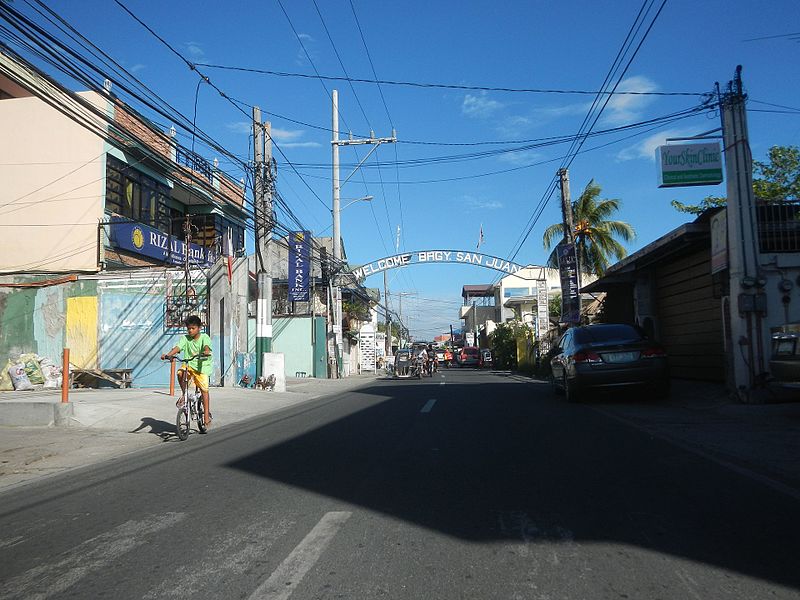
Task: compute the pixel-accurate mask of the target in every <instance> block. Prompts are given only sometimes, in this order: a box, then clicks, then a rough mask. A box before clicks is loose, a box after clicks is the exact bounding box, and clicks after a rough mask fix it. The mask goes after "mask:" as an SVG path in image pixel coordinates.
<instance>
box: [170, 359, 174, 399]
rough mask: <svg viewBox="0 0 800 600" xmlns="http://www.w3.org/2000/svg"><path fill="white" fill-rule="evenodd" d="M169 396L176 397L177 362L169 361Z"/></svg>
mask: <svg viewBox="0 0 800 600" xmlns="http://www.w3.org/2000/svg"><path fill="white" fill-rule="evenodd" d="M169 395H170V396H174V395H175V361H174V360H171V361H169Z"/></svg>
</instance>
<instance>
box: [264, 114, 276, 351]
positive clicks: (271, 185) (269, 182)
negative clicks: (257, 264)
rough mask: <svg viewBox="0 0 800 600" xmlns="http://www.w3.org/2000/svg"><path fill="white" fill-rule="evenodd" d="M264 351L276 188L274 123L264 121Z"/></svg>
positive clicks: (267, 344)
mask: <svg viewBox="0 0 800 600" xmlns="http://www.w3.org/2000/svg"><path fill="white" fill-rule="evenodd" d="M264 173H265V177H264V179H263V185H264V230H265V231H264V243H263V248H264V271H265V272H264V300H265V304H266V305H267V306H266V308H267V311H266V314H265V315H264V321H265V325H266V326H265V332H264V334H265V335H264V352H272V243H271V242H272V227H273V220H274V219H273V216H272V191H273V190H274V189H275V182H274V181H273V171H272V123H270V122H269V121H265V122H264Z"/></svg>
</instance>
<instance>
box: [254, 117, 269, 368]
mask: <svg viewBox="0 0 800 600" xmlns="http://www.w3.org/2000/svg"><path fill="white" fill-rule="evenodd" d="M253 140H254V143H253V207H254V212H255V215H254V216H255V229H256V231H255V234H256V240H255V241H256V262H257V266H256V269H257V272H258V298H257V300H256V377H261V376H262V368H263V362H264V353H265V352H270V351H271V350H272V280H271V277H270V275H271V273H268V272H267V267H268V266H271V265H270V260H269V246H268V244H267V241H268V239H269V236H270V234H271V227H270V222H271V220H272V215H271V213H268V204H267V199H266V198H267V194H268V192H267V188H268V187H269V186H270V183H271V182H268V181H266V180H265V179H266V178H265V169H264V126H263V125H262V123H261V109H260V108H259V107H258V106H254V107H253Z"/></svg>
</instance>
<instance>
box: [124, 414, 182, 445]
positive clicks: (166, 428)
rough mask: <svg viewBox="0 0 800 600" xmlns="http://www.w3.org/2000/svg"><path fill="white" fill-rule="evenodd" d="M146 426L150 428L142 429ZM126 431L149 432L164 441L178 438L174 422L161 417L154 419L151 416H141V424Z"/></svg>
mask: <svg viewBox="0 0 800 600" xmlns="http://www.w3.org/2000/svg"><path fill="white" fill-rule="evenodd" d="M148 427H149V428H150V430H149V431H144V430H145V429H146V428H148ZM128 433H151V434H153V435H156V436H158V437H160V438H161V439H162V440H164V441H165V442H166V441H170V440H173V439H178V430H177V429H176V427H175V423H168V422H167V421H162V420H161V419H155V418H153V417H142V422H141V424H140V425H139V426H138V427H137V428H136V429H134V430H133V431H129V432H128Z"/></svg>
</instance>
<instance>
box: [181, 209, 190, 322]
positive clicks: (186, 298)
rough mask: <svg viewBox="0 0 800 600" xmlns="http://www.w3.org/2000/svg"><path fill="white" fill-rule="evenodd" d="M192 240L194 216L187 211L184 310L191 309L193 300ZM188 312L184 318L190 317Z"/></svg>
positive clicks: (184, 223)
mask: <svg viewBox="0 0 800 600" xmlns="http://www.w3.org/2000/svg"><path fill="white" fill-rule="evenodd" d="M191 242H192V218H191V216H190V215H189V214H188V213H187V214H186V217H185V218H184V220H183V276H184V280H185V282H186V285H185V286H184V288H185V289H184V291H183V293H184V307H185V308H184V310H187V311H188V310H189V308H190V306H191V300H190V297H189V287H190V283H191V280H190V273H189V244H190V243H191ZM188 316H189V315H188V314H185V315H183V318H184V320H185V319H186V317H188Z"/></svg>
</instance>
